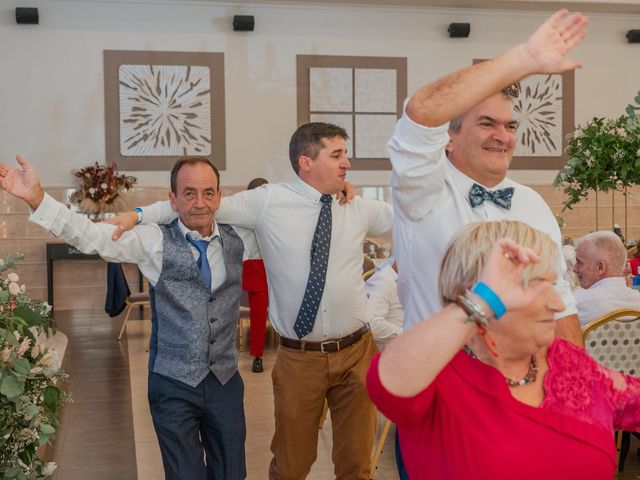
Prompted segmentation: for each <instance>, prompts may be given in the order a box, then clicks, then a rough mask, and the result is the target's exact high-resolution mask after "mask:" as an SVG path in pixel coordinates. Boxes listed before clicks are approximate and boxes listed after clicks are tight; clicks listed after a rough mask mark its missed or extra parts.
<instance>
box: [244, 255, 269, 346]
mask: <svg viewBox="0 0 640 480" xmlns="http://www.w3.org/2000/svg"><path fill="white" fill-rule="evenodd" d="M242 289H243V290H244V291H245V292H247V294H248V296H249V321H250V327H249V352H250V353H251V355H252V356H254V357H261V356H262V355H263V353H264V335H265V332H266V329H267V311H268V307H269V290H268V287H267V272H266V271H265V269H264V262H263V261H262V259H261V258H260V259H255V260H245V262H244V264H243V266H242Z"/></svg>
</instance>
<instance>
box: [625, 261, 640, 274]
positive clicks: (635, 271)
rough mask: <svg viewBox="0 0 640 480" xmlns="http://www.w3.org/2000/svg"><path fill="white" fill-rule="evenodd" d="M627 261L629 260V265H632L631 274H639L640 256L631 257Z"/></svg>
mask: <svg viewBox="0 0 640 480" xmlns="http://www.w3.org/2000/svg"><path fill="white" fill-rule="evenodd" d="M627 262H629V266H630V267H631V274H632V275H633V276H634V277H635V276H636V275H638V263H640V258H635V257H634V258H630V259H629V260H627Z"/></svg>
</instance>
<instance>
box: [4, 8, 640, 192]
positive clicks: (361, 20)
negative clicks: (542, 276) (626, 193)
mask: <svg viewBox="0 0 640 480" xmlns="http://www.w3.org/2000/svg"><path fill="white" fill-rule="evenodd" d="M27 3H28V5H26V4H27ZM16 6H35V7H39V11H40V25H35V26H28V25H16V24H15V20H14V17H13V15H14V8H15V7H16ZM234 14H251V15H254V16H255V19H256V29H255V31H254V32H233V31H232V28H231V17H232V16H233V15H234ZM545 17H546V14H544V13H540V12H531V13H529V12H521V11H517V12H516V11H513V12H503V11H489V10H484V11H480V10H454V9H451V10H443V9H428V8H416V7H410V8H409V7H408V8H399V7H396V8H390V7H342V6H329V5H327V6H306V5H305V4H304V3H302V2H301V4H300V5H299V6H290V5H289V6H285V5H277V4H274V5H264V4H262V5H249V4H244V6H242V5H239V4H234V3H222V2H214V1H208V2H205V1H187V0H166V1H158V0H156V1H148V0H147V1H142V0H139V1H135V0H131V1H127V2H124V1H114V0H111V1H101V2H99V1H95V0H94V1H92V2H87V1H80V0H78V1H63V0H30V1H29V2H23V1H22V0H20V1H13V0H12V1H8V0H0V79H1V80H0V85H1V87H2V88H1V90H0V98H1V101H0V159H2V160H3V161H12V157H13V156H14V155H15V153H16V152H21V153H23V154H24V155H25V156H26V157H27V158H29V159H31V161H32V162H33V163H34V164H35V165H36V166H37V168H38V169H39V171H40V173H41V176H42V179H43V184H45V185H46V186H70V185H73V184H74V179H73V177H72V176H71V174H70V170H71V169H73V168H77V167H81V166H84V165H87V164H89V163H92V162H94V161H98V162H104V161H105V153H104V97H103V95H104V94H103V72H102V51H103V50H105V49H114V50H117V49H120V50H173V51H214V52H224V53H225V64H226V119H227V171H226V172H224V173H223V182H224V183H225V184H226V185H243V184H245V183H246V182H247V181H248V180H249V179H251V178H253V177H255V176H265V177H267V178H269V179H270V180H272V181H288V180H290V179H291V178H292V177H293V173H292V171H291V167H290V166H289V163H288V160H287V144H288V139H289V136H290V135H291V133H292V132H293V130H294V129H295V127H296V95H295V65H296V54H329V55H375V56H406V57H408V72H409V75H408V78H409V91H410V92H411V91H413V90H415V89H416V88H418V87H419V86H420V85H422V84H424V83H426V82H429V81H431V80H433V79H435V78H437V77H438V76H441V75H443V74H444V73H447V72H448V71H451V70H453V69H457V68H461V67H463V66H466V65H468V64H469V63H470V62H471V59H472V58H483V57H484V58H486V57H490V56H494V55H495V54H497V53H499V52H501V51H503V50H504V49H505V48H507V47H509V46H510V45H512V44H514V43H516V42H519V41H523V40H524V39H525V38H526V37H527V36H528V34H529V33H531V32H533V31H534V30H535V28H536V26H537V25H538V24H539V23H541V21H542V20H543V19H544V18H545ZM590 18H591V24H590V36H589V38H588V39H587V40H586V42H585V43H584V44H583V45H582V46H580V47H579V48H578V49H577V51H576V52H575V55H574V56H575V57H576V58H579V59H581V60H582V61H583V63H584V68H583V69H582V70H580V71H579V72H578V73H577V75H576V121H578V122H581V121H585V120H586V119H588V118H590V117H592V116H594V115H599V116H615V115H619V114H621V113H622V112H623V111H624V107H625V106H626V104H627V103H629V102H630V101H631V100H632V98H633V97H634V96H635V94H636V92H637V91H638V90H640V45H637V44H636V45H629V44H627V43H626V39H625V38H624V34H625V32H626V31H627V30H629V29H630V28H640V16H634V15H629V14H626V15H624V16H622V15H603V14H600V15H596V14H593V15H591V17H590ZM454 21H457V22H470V23H471V37H470V38H469V39H449V38H448V37H447V34H446V27H447V25H448V24H449V23H451V22H454ZM134 174H135V175H136V176H137V177H138V178H139V181H140V184H141V185H143V186H156V185H157V186H166V185H168V179H167V177H168V175H167V173H166V172H135V173H134ZM389 176H390V174H389V172H355V171H354V172H351V173H350V179H351V180H352V181H353V182H354V183H356V184H380V185H385V184H388V182H389ZM513 176H514V177H515V178H516V179H518V180H521V181H525V182H527V183H536V182H542V183H545V182H550V180H551V179H552V178H553V173H552V172H522V171H520V172H514V173H513Z"/></svg>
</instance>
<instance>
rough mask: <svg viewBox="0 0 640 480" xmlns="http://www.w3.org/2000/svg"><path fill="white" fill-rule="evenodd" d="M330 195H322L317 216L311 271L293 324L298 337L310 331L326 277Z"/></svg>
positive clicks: (329, 242)
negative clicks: (320, 206)
mask: <svg viewBox="0 0 640 480" xmlns="http://www.w3.org/2000/svg"><path fill="white" fill-rule="evenodd" d="M331 200H332V199H331V195H322V197H320V201H321V202H322V208H321V209H320V215H319V216H318V224H317V225H316V231H315V233H314V234H313V242H312V243H311V271H310V272H309V280H307V289H306V290H305V292H304V298H303V299H302V306H301V307H300V311H299V312H298V318H297V319H296V323H295V325H294V326H293V329H294V331H295V332H296V335H298V338H302V337H304V336H305V335H308V334H309V333H311V330H313V324H314V323H315V321H316V315H317V314H318V308H320V300H321V299H322V292H323V291H324V283H325V280H326V278H327V263H328V262H329V246H330V244H331Z"/></svg>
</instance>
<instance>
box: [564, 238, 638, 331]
mask: <svg viewBox="0 0 640 480" xmlns="http://www.w3.org/2000/svg"><path fill="white" fill-rule="evenodd" d="M626 263H627V250H626V248H625V246H624V245H623V244H622V241H621V240H620V237H618V235H616V234H615V233H613V232H594V233H589V234H587V235H585V236H584V237H581V238H579V239H578V240H577V241H576V266H575V267H574V272H575V273H576V275H577V276H578V281H579V282H580V287H581V288H578V289H577V290H575V291H574V292H573V295H574V297H575V299H576V302H577V304H578V314H579V315H580V323H581V324H582V325H586V324H587V323H589V322H591V321H592V320H595V319H597V318H599V317H601V316H602V315H604V314H606V313H608V312H610V311H612V310H617V309H620V308H635V309H640V292H638V291H636V290H633V289H632V288H629V287H627V282H626V278H625V265H626Z"/></svg>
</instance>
